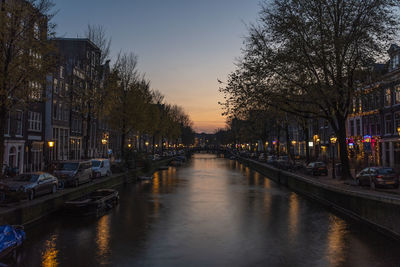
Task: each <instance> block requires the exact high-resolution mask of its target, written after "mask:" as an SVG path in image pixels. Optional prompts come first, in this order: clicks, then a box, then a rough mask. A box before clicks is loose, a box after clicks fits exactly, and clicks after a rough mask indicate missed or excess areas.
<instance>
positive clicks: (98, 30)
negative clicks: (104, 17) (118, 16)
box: [85, 24, 111, 65]
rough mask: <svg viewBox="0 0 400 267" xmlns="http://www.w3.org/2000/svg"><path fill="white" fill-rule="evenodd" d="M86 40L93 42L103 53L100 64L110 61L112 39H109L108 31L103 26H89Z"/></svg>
mask: <svg viewBox="0 0 400 267" xmlns="http://www.w3.org/2000/svg"><path fill="white" fill-rule="evenodd" d="M85 36H86V38H88V39H89V40H90V41H92V42H93V43H94V44H95V45H96V46H97V47H98V48H100V51H101V57H100V64H101V65H102V64H104V63H105V62H106V61H107V60H109V59H110V52H111V37H107V33H106V30H105V29H104V27H103V26H102V25H91V24H88V26H87V29H86V32H85Z"/></svg>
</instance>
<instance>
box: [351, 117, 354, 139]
mask: <svg viewBox="0 0 400 267" xmlns="http://www.w3.org/2000/svg"><path fill="white" fill-rule="evenodd" d="M350 136H354V121H353V120H351V121H350Z"/></svg>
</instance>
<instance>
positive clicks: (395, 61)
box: [390, 55, 399, 70]
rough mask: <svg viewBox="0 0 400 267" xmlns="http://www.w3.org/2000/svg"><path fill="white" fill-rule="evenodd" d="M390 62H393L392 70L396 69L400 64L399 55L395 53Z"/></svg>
mask: <svg viewBox="0 0 400 267" xmlns="http://www.w3.org/2000/svg"><path fill="white" fill-rule="evenodd" d="M390 63H391V67H392V70H393V69H395V68H396V67H397V65H399V55H395V56H394V57H393V58H392V60H391V62H390Z"/></svg>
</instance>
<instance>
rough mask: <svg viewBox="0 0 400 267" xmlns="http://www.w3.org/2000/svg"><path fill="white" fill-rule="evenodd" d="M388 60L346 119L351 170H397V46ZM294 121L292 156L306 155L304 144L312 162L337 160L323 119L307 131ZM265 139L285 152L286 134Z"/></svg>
mask: <svg viewBox="0 0 400 267" xmlns="http://www.w3.org/2000/svg"><path fill="white" fill-rule="evenodd" d="M388 54H389V57H390V60H389V61H388V62H387V63H386V64H376V65H375V68H374V75H376V76H377V77H379V78H378V79H377V81H376V82H374V83H371V84H369V85H367V86H365V87H363V88H360V89H358V90H357V91H356V94H355V97H354V99H353V103H352V107H351V112H350V115H349V117H348V119H347V146H348V151H349V157H350V160H351V162H352V164H353V166H354V167H356V168H357V167H363V166H368V165H370V166H372V165H383V166H390V167H394V168H396V169H397V170H400V65H399V64H400V47H399V46H397V45H395V44H393V45H391V47H390V49H389V50H388ZM305 131H306V130H305V129H304V128H303V127H300V126H299V124H298V123H297V122H294V123H291V124H290V125H289V131H288V133H289V140H291V141H290V142H292V143H291V149H293V154H294V155H295V156H305V154H306V142H307V143H308V145H309V149H310V156H311V157H312V158H313V159H321V160H330V159H332V157H335V158H338V145H337V144H336V145H333V144H332V143H331V140H330V139H331V137H333V136H334V132H333V130H332V129H331V127H330V125H329V124H328V123H327V122H326V121H324V120H311V121H309V122H308V126H307V131H308V133H307V134H306V133H305ZM277 136H278V135H277V134H273V136H272V137H271V138H270V140H268V144H269V145H268V147H269V148H270V150H271V151H275V150H276V146H277V145H279V146H280V148H281V151H283V152H286V142H285V140H286V137H285V133H284V132H282V131H280V138H279V140H280V142H277Z"/></svg>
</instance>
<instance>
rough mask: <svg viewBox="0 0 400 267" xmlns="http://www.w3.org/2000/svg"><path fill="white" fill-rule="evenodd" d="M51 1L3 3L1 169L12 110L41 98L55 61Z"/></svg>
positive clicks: (0, 39)
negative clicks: (48, 74)
mask: <svg viewBox="0 0 400 267" xmlns="http://www.w3.org/2000/svg"><path fill="white" fill-rule="evenodd" d="M53 7H54V4H53V2H52V1H50V0H24V1H9V0H1V2H0V170H2V167H3V156H4V131H5V127H6V120H7V116H8V113H9V112H12V111H13V110H14V109H15V108H21V107H24V106H25V105H26V104H27V103H29V102H33V101H41V100H42V95H43V89H44V86H45V78H46V74H47V73H49V72H50V70H51V68H52V66H53V61H52V60H51V58H50V57H49V54H50V53H51V52H53V51H54V50H53V46H52V45H51V43H50V42H49V41H48V39H49V37H50V38H51V37H52V36H54V32H53V30H54V28H55V25H54V24H52V23H50V20H51V19H52V17H53V15H54V14H53V13H51V10H52V9H53Z"/></svg>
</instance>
